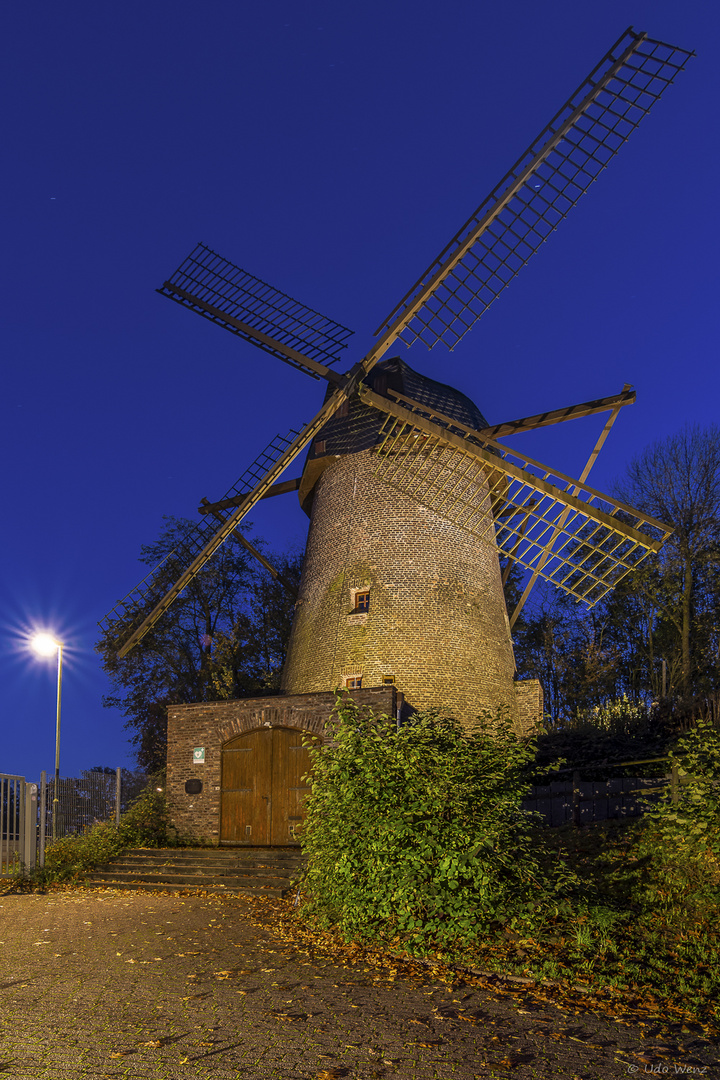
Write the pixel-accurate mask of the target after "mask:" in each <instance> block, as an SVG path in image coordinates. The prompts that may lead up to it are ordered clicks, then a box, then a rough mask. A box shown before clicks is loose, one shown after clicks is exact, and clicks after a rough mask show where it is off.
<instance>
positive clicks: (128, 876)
mask: <svg viewBox="0 0 720 1080" xmlns="http://www.w3.org/2000/svg"><path fill="white" fill-rule="evenodd" d="M90 876H91V877H92V878H93V879H95V880H97V881H146V882H148V884H150V885H161V884H170V885H198V886H199V885H201V884H207V885H217V886H218V887H220V886H221V885H222V886H225V888H235V887H237V886H242V887H243V888H246V889H253V888H258V889H265V888H268V889H286V888H287V887H288V885H289V884H290V883H289V881H288V880H287V879H286V878H280V877H275V876H274V875H273V874H266V875H264V876H263V877H253V878H250V877H246V876H243V875H237V876H230V875H228V876H227V877H223V879H222V881H220V880H218V879H217V878H216V877H215V876H214V875H213V876H207V877H204V876H202V875H200V874H174V873H168V874H147V873H144V874H137V873H136V874H133V873H127V872H126V871H123V870H116V869H115V868H114V867H113V868H111V869H108V870H101V871H95V872H94V873H93V874H92V875H90Z"/></svg>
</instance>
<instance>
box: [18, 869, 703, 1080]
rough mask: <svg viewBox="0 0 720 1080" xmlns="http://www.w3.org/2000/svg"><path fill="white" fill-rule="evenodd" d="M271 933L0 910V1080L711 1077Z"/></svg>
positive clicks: (167, 915)
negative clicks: (12, 1078)
mask: <svg viewBox="0 0 720 1080" xmlns="http://www.w3.org/2000/svg"><path fill="white" fill-rule="evenodd" d="M275 910H277V909H275ZM273 918H275V919H276V918H277V916H275V917H274V916H273V909H272V907H271V906H268V905H267V904H266V905H263V903H262V902H254V901H252V900H242V899H235V898H233V899H231V898H223V899H221V900H218V899H215V898H202V897H189V896H185V897H183V896H177V895H152V894H148V893H146V894H137V893H133V894H128V893H120V892H112V891H99V890H96V891H90V890H87V891H86V890H80V891H74V892H50V893H47V894H40V895H38V894H32V893H28V894H19V895H18V894H13V895H5V896H0V943H1V944H0V958H1V959H2V965H1V967H0V1078H4V1077H5V1076H7V1077H18V1078H23V1080H24V1078H30V1077H32V1078H33V1080H43V1078H50V1077H52V1078H53V1080H81V1078H82V1080H84V1078H92V1080H95V1078H97V1080H105V1078H114V1077H118V1078H121V1077H128V1078H140V1077H148V1078H154V1080H170V1078H172V1080H174V1078H176V1077H182V1078H187V1080H194V1078H195V1077H202V1078H210V1077H212V1078H213V1080H236V1078H237V1080H240V1078H242V1080H271V1078H277V1080H340V1078H347V1080H355V1078H357V1080H370V1078H383V1080H385V1078H387V1080H394V1078H397V1080H406V1078H407V1080H474V1078H479V1077H483V1078H485V1077H488V1078H489V1077H514V1078H516V1080H544V1078H548V1080H550V1078H555V1077H563V1078H568V1080H610V1078H612V1080H615V1078H618V1080H619V1078H620V1077H623V1076H628V1075H633V1074H640V1075H643V1074H645V1073H647V1074H650V1073H651V1072H652V1073H654V1074H655V1075H678V1074H679V1073H682V1074H683V1075H690V1076H720V1068H718V1066H717V1065H714V1064H712V1062H718V1061H719V1060H720V1058H719V1057H718V1054H717V1048H715V1047H712V1046H710V1045H709V1044H708V1043H706V1042H703V1041H702V1040H699V1039H698V1038H697V1037H696V1036H695V1035H693V1034H691V1033H686V1034H680V1033H679V1034H678V1037H679V1039H680V1042H675V1041H668V1040H667V1039H664V1040H662V1041H658V1039H657V1038H654V1037H653V1032H652V1029H651V1028H650V1027H649V1026H648V1027H646V1028H645V1029H642V1028H641V1027H633V1026H631V1025H629V1024H623V1023H618V1022H613V1021H612V1020H611V1019H607V1020H606V1019H602V1018H599V1017H596V1016H593V1015H590V1014H586V1013H583V1012H582V1011H581V1009H578V1010H577V1011H576V1010H574V1009H572V1008H570V1009H569V1008H568V1007H567V1006H565V1007H564V1008H563V1009H559V1008H558V1007H557V1006H556V1005H554V1004H552V1003H551V1002H549V1001H542V1000H534V999H533V998H532V997H531V996H529V995H525V994H519V993H517V994H514V995H510V994H505V995H504V996H503V992H502V991H500V990H493V989H492V988H491V987H488V986H485V985H482V984H480V983H479V981H478V984H477V985H470V984H469V983H462V982H455V983H454V984H453V985H447V984H445V983H443V982H442V980H441V979H440V978H439V977H438V976H437V975H436V976H433V974H432V973H430V972H423V971H420V970H419V969H414V968H413V967H412V966H409V965H397V964H393V963H392V962H388V963H386V964H384V965H383V964H381V963H378V962H376V963H373V962H372V961H370V960H368V958H367V956H366V955H365V954H363V953H361V952H358V953H357V954H354V955H355V959H353V954H352V953H347V952H345V953H335V954H333V953H332V952H331V951H330V950H329V949H328V948H326V947H323V946H322V945H321V946H320V947H319V948H318V949H312V950H310V951H303V949H304V948H307V947H308V946H307V945H306V944H303V942H302V941H300V942H298V941H297V940H295V941H293V939H292V937H289V936H288V935H287V934H286V933H284V932H283V930H282V928H281V927H280V926H278V924H277V922H276V921H275V922H274V921H273ZM656 1070H658V1071H656Z"/></svg>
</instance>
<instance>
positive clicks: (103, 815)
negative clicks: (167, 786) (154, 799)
mask: <svg viewBox="0 0 720 1080" xmlns="http://www.w3.org/2000/svg"><path fill="white" fill-rule="evenodd" d="M45 776H46V774H45V773H43V774H42V779H41V782H40V802H41V816H42V808H43V804H44V822H45V835H46V836H47V838H48V839H50V838H51V837H55V838H56V839H58V840H60V839H62V837H64V836H77V835H78V834H79V833H83V832H85V830H86V829H88V828H90V826H92V825H96V824H97V823H98V822H99V821H110V820H112V819H113V818H114V819H115V821H116V822H119V821H120V814H121V813H124V812H125V811H126V810H127V809H128V807H129V806H130V804H131V803H132V801H133V799H135V798H137V796H138V795H139V794H140V792H141V791H143V789H144V788H145V786H146V784H147V777H146V776H145V775H144V774H141V773H131V772H129V771H128V770H127V769H115V770H114V771H112V772H109V771H108V772H96V771H85V772H81V773H80V776H79V777H61V778H60V781H59V783H58V789H57V807H56V803H55V778H54V777H53V776H51V777H50V779H49V780H47V781H46V779H45ZM43 793H45V797H44V798H43ZM56 809H57V819H56V821H55V829H54V830H53V814H54V813H55V810H56ZM41 825H42V822H41Z"/></svg>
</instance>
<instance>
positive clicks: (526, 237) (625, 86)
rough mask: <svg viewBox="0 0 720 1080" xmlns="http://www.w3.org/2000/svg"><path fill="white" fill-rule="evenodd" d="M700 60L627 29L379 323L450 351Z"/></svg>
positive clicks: (406, 337) (412, 339)
mask: <svg viewBox="0 0 720 1080" xmlns="http://www.w3.org/2000/svg"><path fill="white" fill-rule="evenodd" d="M692 55H693V54H692V53H691V52H688V51H687V50H685V49H679V48H676V47H675V46H673V45H666V44H664V43H663V42H660V41H653V40H651V39H650V38H648V37H647V35H646V34H636V33H634V32H633V31H632V30H627V31H626V32H625V33H624V34H623V35H622V37H621V38H620V39H619V40H618V41H617V42H616V43H615V45H613V47H612V49H610V51H609V52H608V53H607V54H606V55H605V56H604V57H603V58H602V60H601V61H600V63H599V64H598V65H597V67H595V68H594V69H593V71H591V73H590V74H589V75H588V77H587V79H585V81H584V82H583V83H582V85H581V86H580V87H578V89H577V90H576V91H575V93H574V94H573V95H572V96H571V97H570V98H569V99H568V100H567V101H566V102H565V104H564V105H563V107H562V108H561V109H560V111H559V112H558V113H557V114H556V115H555V116H554V117H553V119H552V120H551V121H550V123H549V124H548V125H547V127H546V128H545V129H544V130H543V131H542V132H541V133H540V134H539V135H538V137H537V138H536V139H535V141H534V142H533V143H532V144H531V145H530V146H529V147H528V149H527V150H526V151H525V153H524V154H522V155H521V156H520V158H519V159H518V160H517V161H516V163H515V164H514V165H513V167H512V169H510V171H509V172H508V173H506V175H505V176H504V177H503V178H502V180H501V181H500V183H499V184H497V186H496V187H495V188H493V190H492V191H491V192H490V194H489V195H488V196H487V198H486V199H485V200H484V201H483V202H482V203H481V204H480V206H479V207H478V208H477V210H476V211H475V213H474V214H472V216H471V217H470V218H469V220H468V221H466V222H465V224H464V225H463V227H462V228H461V229H460V230H459V232H458V233H457V234H456V235H455V236H454V237H453V238H452V240H451V241H450V243H449V244H448V245H447V247H445V248H444V249H443V250H442V251H441V252H440V254H439V255H438V257H437V258H436V259H435V260H434V261H433V262H432V263H431V264H430V266H429V267H428V268H427V270H426V271H425V273H424V274H423V275H422V276H421V277H420V278H419V279H418V280H417V281H416V283H415V284H414V285H413V287H412V288H411V289H410V291H409V292H408V293H407V294H406V295H405V296H404V297H403V299H402V300H401V301H400V303H399V304H398V305H397V307H395V308H394V309H393V311H392V312H391V313H390V315H389V316H388V317H387V319H385V321H384V322H383V323H382V324H381V325H380V327H379V328H378V330H377V331H376V334H380V333H382V332H383V331H385V334H386V335H388V334H390V335H392V340H394V339H395V338H397V337H399V338H400V339H401V340H402V341H403V342H404V343H405V344H406V345H408V346H410V345H412V344H413V342H415V341H422V342H424V344H425V345H427V347H428V348H429V349H432V348H433V346H435V345H436V344H437V343H438V342H439V341H442V342H443V343H444V344H445V345H447V346H448V348H450V349H452V348H453V347H454V346H455V345H457V343H458V342H459V341H460V340H461V339H462V338H463V337H464V335H465V334H466V333H467V332H468V330H470V328H471V327H472V326H474V324H475V323H476V322H477V320H478V319H479V318H480V316H481V315H482V314H483V313H484V312H485V311H486V310H487V308H488V307H489V306H490V304H492V302H493V301H494V300H495V299H496V298H497V297H498V296H499V295H500V293H501V292H502V291H503V289H505V288H506V287H507V286H508V285H509V283H510V282H511V281H512V279H513V278H514V277H515V275H516V274H517V273H518V272H519V271H520V270H521V269H522V267H523V266H525V264H526V263H527V262H528V261H529V259H530V258H531V256H532V255H533V254H534V253H535V252H536V251H537V249H538V248H539V247H540V245H541V244H542V243H543V242H544V241H545V240H547V238H548V236H549V235H550V234H551V233H552V232H553V231H554V229H556V228H557V226H558V224H559V223H560V222H561V221H562V220H563V218H564V217H566V216H567V214H568V213H569V211H570V210H571V209H572V207H573V206H574V205H575V203H576V202H577V201H578V200H579V198H580V197H581V195H583V194H584V193H585V192H586V191H587V190H588V188H589V187H590V185H591V184H592V182H593V181H594V180H596V179H597V177H598V175H599V174H600V172H601V171H602V170H603V169H604V168H605V166H606V165H607V164H608V163H609V162H610V161H611V160H612V158H613V157H614V156H615V154H616V153H617V152H618V150H619V149H620V147H621V146H622V144H623V143H624V142H625V141H626V140H627V139H628V137H629V136H630V135H631V134H632V132H633V131H634V130H635V128H636V127H637V126H638V124H639V123H640V121H641V120H642V118H643V117H644V116H646V115H647V113H648V112H649V111H650V109H651V108H652V106H653V105H654V104H655V102H656V101H657V100H658V98H659V97H660V95H661V94H662V93H663V91H664V90H665V89H667V87H668V86H669V85H670V83H672V81H673V79H674V78H675V76H676V75H677V73H678V72H679V71H681V70H682V69H683V67H684V66H685V64H686V63H687V61H688V60H689V58H690V57H691V56H692Z"/></svg>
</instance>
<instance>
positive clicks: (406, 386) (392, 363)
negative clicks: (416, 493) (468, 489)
mask: <svg viewBox="0 0 720 1080" xmlns="http://www.w3.org/2000/svg"><path fill="white" fill-rule="evenodd" d="M368 383H369V384H370V385H371V386H372V389H373V390H374V391H375V392H376V393H381V394H384V393H386V392H387V390H388V389H391V390H394V391H397V392H399V393H401V394H406V395H407V396H408V397H412V398H413V399H414V400H416V401H421V402H424V403H427V404H432V406H433V407H434V408H436V409H439V410H440V411H441V412H443V413H445V414H446V415H447V416H450V417H453V418H454V419H457V420H458V421H460V422H461V423H464V424H466V425H468V426H469V427H472V428H475V429H481V428H484V427H486V426H487V421H486V420H485V418H484V417H483V415H482V414H481V412H480V410H479V409H478V408H477V407H476V406H475V405H474V404H473V403H472V401H470V399H469V398H467V397H466V396H465V395H464V394H461V393H460V392H459V391H458V390H455V389H453V388H452V387H450V386H445V385H444V384H442V383H439V382H436V381H434V380H432V379H428V378H425V377H424V376H421V375H419V374H418V373H417V372H415V371H413V370H412V368H410V367H409V366H408V365H407V364H405V363H404V362H403V361H402V360H400V359H398V358H394V359H390V360H387V361H383V362H381V363H379V364H378V365H377V366H376V368H375V369H374V370H373V372H372V374H371V375H370V377H369V378H368ZM343 413H344V414H343V415H341V416H338V415H337V414H336V416H335V417H333V419H332V420H331V421H330V423H329V424H327V425H326V426H325V427H324V428H323V430H322V431H321V432H320V433H319V436H318V438H317V439H316V440H315V442H314V443H313V445H312V449H311V452H310V454H309V455H308V458H307V461H306V464H305V469H304V471H303V479H302V483H301V487H300V499H301V503H302V505H303V506H304V508H305V510H306V511H307V512H308V513H309V515H310V531H309V535H308V544H307V551H306V555H305V563H304V566H303V576H302V582H301V586H300V594H299V598H298V604H297V608H296V614H295V621H294V623H293V631H292V637H291V641H290V648H289V651H288V658H287V662H286V664H285V669H284V672H283V683H282V692H283V693H285V694H304V693H317V692H320V691H328V690H333V689H335V688H336V687H338V686H341V687H350V688H358V687H360V686H361V687H362V688H366V687H367V688H369V687H378V686H382V685H383V684H384V683H387V682H390V681H393V682H394V683H395V685H396V686H397V688H398V690H399V691H401V692H402V693H403V694H404V695H405V700H406V701H407V702H408V704H409V705H411V706H414V707H416V708H420V707H425V706H437V707H438V708H440V709H442V710H443V711H446V712H447V713H449V714H451V715H454V716H456V717H457V718H458V719H459V720H461V721H462V722H463V723H465V724H466V725H468V726H471V725H472V723H473V721H474V719H475V717H476V716H477V715H478V713H479V712H481V710H484V709H489V710H492V711H493V712H495V710H496V709H497V707H498V706H499V705H504V706H506V707H507V708H508V710H509V712H510V715H511V716H512V718H513V719H514V720H518V719H519V718H520V717H519V716H518V709H517V702H516V683H515V681H514V674H515V662H514V657H513V650H512V641H511V637H510V628H509V624H508V617H507V612H506V608H505V600H504V597H503V590H502V585H501V581H500V565H499V560H498V553H497V548H496V547H495V544H494V541H493V536H494V533H493V530H492V528H491V529H490V530H489V538H488V539H486V540H485V541H479V540H478V539H477V537H476V536H473V535H472V534H471V533H469V532H467V531H465V530H464V529H462V528H459V527H458V526H457V525H455V524H453V523H452V522H451V521H449V520H448V519H447V518H445V517H441V516H439V515H438V514H437V513H435V512H434V511H433V510H430V509H428V508H426V507H424V506H422V505H420V504H419V503H418V502H416V501H415V500H414V499H412V498H410V497H409V496H407V495H404V494H402V493H401V492H398V491H396V490H395V489H394V488H392V487H390V486H389V485H388V484H387V483H385V482H384V481H383V480H381V479H379V478H377V477H376V476H375V470H376V466H377V454H376V453H375V452H374V450H373V447H375V446H376V445H377V444H378V442H379V441H380V431H381V428H382V420H383V418H382V416H381V414H379V413H378V412H377V410H375V409H371V408H368V407H367V406H365V405H363V404H362V402H361V401H360V400H359V399H358V398H356V399H354V400H353V401H352V402H351V403H350V404H349V406H348V409H347V410H344V411H343ZM439 482H442V478H440V479H439ZM477 498H478V504H480V503H481V502H482V501H483V498H484V501H485V502H486V503H487V491H486V489H485V490H480V489H479V488H478V491H477ZM485 513H486V514H489V510H486V511H485ZM535 689H536V694H537V693H539V688H537V687H536V688H535ZM536 707H537V706H536ZM525 711H526V710H525V709H524V708H522V707H521V709H520V712H521V714H522V713H524V712H525Z"/></svg>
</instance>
